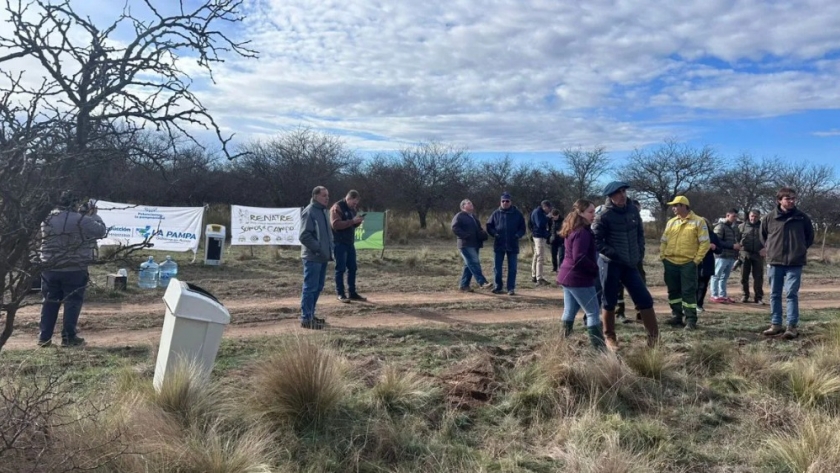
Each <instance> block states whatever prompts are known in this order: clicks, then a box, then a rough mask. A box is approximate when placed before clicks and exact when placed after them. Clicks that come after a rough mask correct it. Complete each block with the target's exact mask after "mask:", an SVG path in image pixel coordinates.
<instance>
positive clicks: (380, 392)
mask: <svg viewBox="0 0 840 473" xmlns="http://www.w3.org/2000/svg"><path fill="white" fill-rule="evenodd" d="M437 394H438V390H437V389H435V387H434V386H433V385H432V384H431V383H430V382H429V380H428V379H426V378H423V377H421V376H419V375H417V374H416V373H412V372H409V371H400V370H399V369H397V368H396V367H395V366H387V367H386V368H385V369H384V370H383V371H382V375H381V376H380V378H379V381H378V382H377V383H376V384H375V385H374V386H373V388H372V389H371V395H372V396H373V399H374V402H375V403H376V404H377V405H379V406H380V407H382V408H384V409H386V410H389V411H399V412H407V411H414V410H418V409H421V408H423V407H424V406H425V405H427V404H428V403H429V402H430V401H431V400H432V399H434V398H435V396H436V395H437Z"/></svg>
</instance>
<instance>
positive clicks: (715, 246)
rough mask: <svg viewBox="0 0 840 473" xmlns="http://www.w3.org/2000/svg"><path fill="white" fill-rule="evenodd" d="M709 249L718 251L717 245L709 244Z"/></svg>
mask: <svg viewBox="0 0 840 473" xmlns="http://www.w3.org/2000/svg"><path fill="white" fill-rule="evenodd" d="M709 249H710V250H712V251H715V250H716V249H717V245H715V244H714V243H709Z"/></svg>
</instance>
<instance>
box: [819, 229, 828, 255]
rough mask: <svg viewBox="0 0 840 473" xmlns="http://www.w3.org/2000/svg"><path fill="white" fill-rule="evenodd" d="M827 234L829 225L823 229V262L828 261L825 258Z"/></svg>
mask: <svg viewBox="0 0 840 473" xmlns="http://www.w3.org/2000/svg"><path fill="white" fill-rule="evenodd" d="M826 235H828V225H826V226H825V229H824V230H823V237H822V250H821V252H822V255H821V256H820V259H821V260H822V262H823V263H825V262H826V259H825V237H826Z"/></svg>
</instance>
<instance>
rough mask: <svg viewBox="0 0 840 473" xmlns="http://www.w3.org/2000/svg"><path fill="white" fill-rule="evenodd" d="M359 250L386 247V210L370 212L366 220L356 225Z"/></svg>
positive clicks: (366, 215)
mask: <svg viewBox="0 0 840 473" xmlns="http://www.w3.org/2000/svg"><path fill="white" fill-rule="evenodd" d="M355 246H356V249H357V250H384V249H385V212H368V213H367V214H365V220H364V222H362V224H361V225H359V226H358V227H356V243H355Z"/></svg>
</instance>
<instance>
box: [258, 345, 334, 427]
mask: <svg viewBox="0 0 840 473" xmlns="http://www.w3.org/2000/svg"><path fill="white" fill-rule="evenodd" d="M347 387H348V384H347V382H346V380H345V378H344V372H343V370H342V366H341V363H339V360H338V359H337V358H336V357H335V355H334V354H333V353H332V352H331V351H329V350H327V349H325V348H323V347H320V346H318V345H315V343H314V342H313V341H310V340H303V339H296V340H293V341H290V342H288V343H287V344H286V345H285V346H283V347H282V348H281V350H280V351H279V352H278V353H277V354H276V355H274V356H272V357H270V358H269V359H268V360H266V361H264V362H261V363H259V364H258V365H257V366H256V368H255V370H254V374H253V380H252V384H251V388H252V396H253V402H252V403H249V407H250V408H251V409H253V412H254V413H255V414H257V415H258V416H260V417H266V418H267V419H268V420H270V421H271V422H273V423H275V424H280V425H282V424H292V425H294V426H296V427H298V428H303V427H309V426H315V425H320V424H321V423H322V422H323V421H325V420H326V419H327V418H328V417H329V415H330V414H331V413H332V412H333V411H335V409H336V408H337V407H338V405H339V403H340V402H341V400H342V398H343V397H344V395H345V393H346V391H347Z"/></svg>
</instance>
